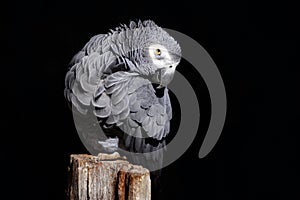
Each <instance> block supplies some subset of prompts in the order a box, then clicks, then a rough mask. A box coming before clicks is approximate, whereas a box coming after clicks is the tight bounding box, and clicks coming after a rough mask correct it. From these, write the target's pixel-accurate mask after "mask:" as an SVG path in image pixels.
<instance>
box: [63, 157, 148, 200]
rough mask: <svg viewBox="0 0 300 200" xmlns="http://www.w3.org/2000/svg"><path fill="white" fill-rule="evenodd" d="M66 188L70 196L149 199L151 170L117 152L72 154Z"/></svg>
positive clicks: (80, 199) (71, 198) (71, 199)
mask: <svg viewBox="0 0 300 200" xmlns="http://www.w3.org/2000/svg"><path fill="white" fill-rule="evenodd" d="M67 192H68V199H69V200H108V199H111V200H115V199H120V200H125V199H128V200H150V199H151V181H150V173H149V170H147V169H145V168H143V167H142V166H138V165H133V164H130V163H129V162H128V161H127V160H126V159H125V158H122V157H120V155H119V154H118V153H114V154H99V155H98V156H92V155H86V154H79V155H71V157H70V166H69V185H68V190H67Z"/></svg>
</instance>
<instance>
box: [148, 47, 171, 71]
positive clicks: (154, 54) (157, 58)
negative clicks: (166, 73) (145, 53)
mask: <svg viewBox="0 0 300 200" xmlns="http://www.w3.org/2000/svg"><path fill="white" fill-rule="evenodd" d="M149 55H150V58H151V59H152V62H153V64H154V65H156V66H157V68H158V69H160V68H167V67H170V66H171V65H173V64H174V63H173V61H172V60H171V56H170V54H169V52H168V50H167V49H166V48H165V47H164V46H162V45H160V44H153V45H151V46H150V47H149ZM174 67H175V66H174Z"/></svg>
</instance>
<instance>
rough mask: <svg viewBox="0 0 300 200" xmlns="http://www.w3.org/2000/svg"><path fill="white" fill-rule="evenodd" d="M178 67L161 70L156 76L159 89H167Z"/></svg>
mask: <svg viewBox="0 0 300 200" xmlns="http://www.w3.org/2000/svg"><path fill="white" fill-rule="evenodd" d="M175 67H176V65H170V67H168V68H161V69H159V70H158V72H157V75H156V81H157V83H159V86H158V87H157V89H160V88H162V87H166V86H167V85H168V84H169V83H170V82H171V81H172V80H173V77H174V74H175Z"/></svg>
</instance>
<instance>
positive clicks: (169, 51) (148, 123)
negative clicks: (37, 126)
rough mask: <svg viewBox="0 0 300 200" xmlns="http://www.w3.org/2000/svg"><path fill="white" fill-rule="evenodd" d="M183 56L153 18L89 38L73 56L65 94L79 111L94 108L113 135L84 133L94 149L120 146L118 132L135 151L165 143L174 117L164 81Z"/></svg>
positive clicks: (153, 148)
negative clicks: (99, 135)
mask: <svg viewBox="0 0 300 200" xmlns="http://www.w3.org/2000/svg"><path fill="white" fill-rule="evenodd" d="M180 59H181V49H180V46H179V44H178V43H177V42H176V41H175V40H174V38H173V37H171V36H170V35H169V34H168V33H167V32H166V31H164V30H163V29H162V28H161V27H159V26H157V25H156V24H155V23H154V22H153V21H151V20H146V21H144V22H141V21H138V22H134V21H131V22H130V24H129V26H127V25H121V26H119V27H117V28H116V29H115V30H111V31H110V32H109V33H107V34H99V35H96V36H94V37H92V38H91V39H90V41H89V42H88V43H87V44H86V45H85V46H84V47H83V49H82V50H81V51H80V52H79V53H77V54H76V55H75V56H74V58H73V59H72V61H71V68H70V70H69V71H68V72H67V75H66V78H65V86H66V88H65V96H66V98H67V99H68V100H69V102H71V105H72V106H73V107H74V108H76V110H77V111H78V113H79V114H80V115H83V116H84V115H87V114H88V113H89V112H90V110H89V108H91V107H92V108H93V109H92V115H95V116H96V117H97V119H98V121H97V123H98V122H99V124H100V126H101V128H102V129H103V130H104V131H105V133H106V134H107V136H108V137H109V139H106V140H104V141H101V138H98V139H97V136H96V134H95V133H92V134H89V133H84V134H85V135H84V136H83V137H84V138H85V139H87V140H88V141H89V142H90V143H93V145H92V148H94V149H97V148H98V147H99V149H101V148H102V149H104V150H107V151H109V150H110V148H112V149H113V150H116V149H114V148H113V147H114V145H111V144H114V143H115V140H114V139H115V136H117V140H116V141H117V146H119V147H121V148H124V149H126V150H128V151H132V152H138V153H143V152H151V151H154V150H156V149H157V148H161V147H163V146H164V145H165V142H164V141H165V140H164V138H165V137H166V136H167V134H168V133H169V130H170V120H171V118H172V108H171V103H170V98H169V94H168V89H167V87H166V86H167V85H168V84H169V83H170V81H171V80H172V78H173V75H174V73H175V68H176V66H177V65H178V63H179V61H180ZM87 123H89V122H87ZM85 132H89V130H85ZM97 140H98V141H97ZM97 145H98V146H97ZM100 147H101V148H100ZM99 151H100V150H99ZM158 159H160V158H158ZM134 162H136V163H138V164H143V162H142V161H136V160H135V161H134Z"/></svg>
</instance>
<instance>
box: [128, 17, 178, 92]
mask: <svg viewBox="0 0 300 200" xmlns="http://www.w3.org/2000/svg"><path fill="white" fill-rule="evenodd" d="M133 36H134V38H133V40H132V41H134V43H135V44H134V45H133V46H134V47H135V48H137V49H138V51H137V52H138V53H137V54H136V56H135V62H136V63H137V64H138V66H139V71H140V73H142V74H143V75H144V76H146V77H147V78H148V79H149V80H150V81H152V82H153V83H156V84H159V87H165V86H167V85H168V84H169V83H170V82H171V80H172V79H173V76H174V73H175V69H176V66H177V65H178V64H179V62H180V59H181V49H180V46H179V44H178V43H177V41H176V40H175V39H174V38H173V37H172V36H170V35H169V34H168V33H167V32H166V31H165V30H164V29H162V28H161V27H159V26H157V25H156V24H155V23H154V22H153V21H151V20H146V21H144V22H142V23H141V22H139V24H138V25H137V27H136V28H135V29H134V32H133Z"/></svg>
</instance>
